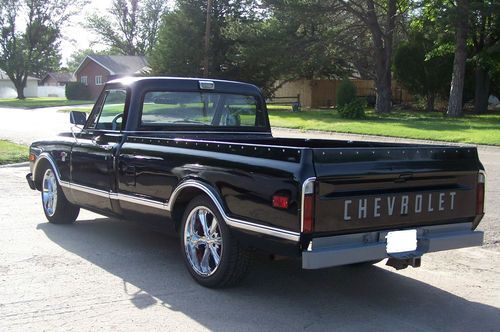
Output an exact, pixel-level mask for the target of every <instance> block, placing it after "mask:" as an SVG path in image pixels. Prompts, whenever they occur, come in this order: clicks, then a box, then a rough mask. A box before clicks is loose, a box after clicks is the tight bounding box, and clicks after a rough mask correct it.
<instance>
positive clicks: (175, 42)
mask: <svg viewBox="0 0 500 332" xmlns="http://www.w3.org/2000/svg"><path fill="white" fill-rule="evenodd" d="M206 5H207V2H206V0H182V1H178V6H177V8H176V10H174V11H173V12H171V13H168V14H167V15H166V16H165V18H164V20H163V23H162V26H161V30H160V33H159V39H158V44H157V45H156V47H155V50H154V51H153V54H152V56H151V59H150V60H151V61H150V64H151V67H152V69H153V73H156V74H168V75H189V76H200V75H202V74H203V69H204V67H205V65H204V63H205V61H204V59H203V55H204V53H203V52H200V50H202V49H203V40H204V36H205V28H206V25H205V22H206V8H207V6H206ZM324 12H325V10H324V6H322V5H318V4H310V3H307V2H304V3H303V2H293V3H291V2H289V1H287V0H266V1H264V2H262V3H261V2H260V1H254V0H246V1H241V0H240V1H228V0H226V1H216V2H214V7H213V8H212V13H211V29H210V43H209V46H210V47H209V49H208V55H209V61H208V72H209V76H210V77H216V78H225V79H237V80H243V81H247V82H251V83H254V84H256V85H258V86H259V87H261V88H262V89H263V91H264V93H265V94H266V95H271V94H272V93H273V91H274V90H275V89H276V88H277V87H278V86H277V85H276V82H277V81H280V82H285V81H287V80H292V79H297V78H338V77H343V76H346V75H347V74H348V73H349V72H350V69H351V65H350V64H349V62H348V61H347V60H346V59H347V57H346V56H345V55H344V54H342V53H341V52H340V50H341V48H339V47H337V46H336V41H337V40H336V39H335V38H334V36H335V35H336V34H337V31H336V29H337V26H338V25H333V24H331V17H328V16H326V15H324Z"/></svg>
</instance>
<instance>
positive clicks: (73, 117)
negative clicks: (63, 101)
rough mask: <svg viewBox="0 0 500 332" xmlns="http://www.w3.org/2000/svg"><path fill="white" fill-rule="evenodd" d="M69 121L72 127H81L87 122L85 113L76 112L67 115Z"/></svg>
mask: <svg viewBox="0 0 500 332" xmlns="http://www.w3.org/2000/svg"><path fill="white" fill-rule="evenodd" d="M69 121H70V122H71V123H72V124H74V125H77V126H78V125H81V126H83V125H85V123H86V122H87V113H85V112H78V111H71V112H70V113H69Z"/></svg>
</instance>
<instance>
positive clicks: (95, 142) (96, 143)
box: [92, 136, 113, 151]
mask: <svg viewBox="0 0 500 332" xmlns="http://www.w3.org/2000/svg"><path fill="white" fill-rule="evenodd" d="M92 144H93V145H94V146H96V147H99V148H100V149H103V150H106V151H109V150H111V149H113V146H112V145H109V144H108V142H102V141H101V136H96V137H93V138H92Z"/></svg>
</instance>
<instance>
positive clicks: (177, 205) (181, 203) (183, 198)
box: [171, 187, 211, 231]
mask: <svg viewBox="0 0 500 332" xmlns="http://www.w3.org/2000/svg"><path fill="white" fill-rule="evenodd" d="M201 195H204V196H206V197H207V198H208V199H211V198H209V197H208V196H207V195H206V193H205V192H204V191H203V190H201V189H199V188H195V187H188V188H185V189H183V190H182V191H181V193H180V194H179V195H178V196H177V198H176V200H175V202H174V206H173V209H172V210H171V217H172V220H173V221H174V224H175V230H176V231H178V230H179V229H180V227H181V224H182V216H183V215H184V211H186V207H187V205H188V204H189V202H190V201H191V200H192V199H193V198H195V197H196V196H201Z"/></svg>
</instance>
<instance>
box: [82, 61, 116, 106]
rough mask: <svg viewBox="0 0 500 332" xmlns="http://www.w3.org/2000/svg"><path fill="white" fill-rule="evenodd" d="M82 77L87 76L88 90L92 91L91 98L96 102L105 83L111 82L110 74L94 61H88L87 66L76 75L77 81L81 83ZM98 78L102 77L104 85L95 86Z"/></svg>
mask: <svg viewBox="0 0 500 332" xmlns="http://www.w3.org/2000/svg"><path fill="white" fill-rule="evenodd" d="M82 76H87V88H88V89H89V91H90V96H91V98H92V99H93V100H96V99H97V97H99V94H100V93H101V90H102V88H103V87H104V83H106V82H107V81H108V80H109V72H108V71H107V70H106V69H104V68H102V67H101V66H99V65H98V64H96V63H95V62H94V61H87V64H84V65H83V66H82V67H81V68H80V70H79V71H78V72H77V73H76V81H77V82H81V78H82ZM96 76H102V83H103V84H102V85H95V77H96Z"/></svg>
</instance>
